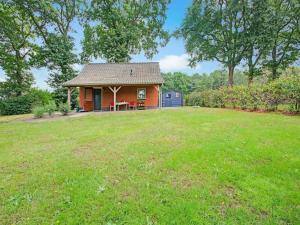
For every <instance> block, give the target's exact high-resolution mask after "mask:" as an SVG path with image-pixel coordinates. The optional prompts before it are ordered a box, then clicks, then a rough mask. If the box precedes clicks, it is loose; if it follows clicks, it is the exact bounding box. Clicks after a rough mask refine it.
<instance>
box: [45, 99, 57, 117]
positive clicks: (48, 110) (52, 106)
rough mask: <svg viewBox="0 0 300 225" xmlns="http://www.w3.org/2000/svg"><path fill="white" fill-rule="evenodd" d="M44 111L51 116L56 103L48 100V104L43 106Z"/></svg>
mask: <svg viewBox="0 0 300 225" xmlns="http://www.w3.org/2000/svg"><path fill="white" fill-rule="evenodd" d="M45 109H46V112H47V113H48V115H49V116H52V115H53V113H54V112H55V111H56V105H55V102H54V101H51V102H49V104H48V105H46V106H45Z"/></svg>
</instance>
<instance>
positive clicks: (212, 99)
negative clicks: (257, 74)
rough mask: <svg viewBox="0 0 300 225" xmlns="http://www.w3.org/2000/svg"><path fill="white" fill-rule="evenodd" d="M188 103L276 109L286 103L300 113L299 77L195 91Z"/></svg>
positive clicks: (289, 110) (205, 105)
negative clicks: (263, 83)
mask: <svg viewBox="0 0 300 225" xmlns="http://www.w3.org/2000/svg"><path fill="white" fill-rule="evenodd" d="M187 105H197V106H203V107H219V108H221V107H232V108H236V107H238V108H241V109H243V110H245V109H248V110H252V111H253V110H257V109H258V108H259V107H262V108H264V109H265V110H268V111H275V110H277V108H278V105H287V106H288V107H287V111H288V112H300V77H299V76H288V77H281V78H279V79H277V80H275V81H272V82H270V83H268V84H265V85H260V84H253V85H251V86H250V87H247V86H234V87H232V88H229V87H223V88H221V89H219V90H207V91H203V92H194V93H192V94H190V95H189V97H188V98H187Z"/></svg>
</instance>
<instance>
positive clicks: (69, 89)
mask: <svg viewBox="0 0 300 225" xmlns="http://www.w3.org/2000/svg"><path fill="white" fill-rule="evenodd" d="M68 106H69V109H71V88H70V87H68Z"/></svg>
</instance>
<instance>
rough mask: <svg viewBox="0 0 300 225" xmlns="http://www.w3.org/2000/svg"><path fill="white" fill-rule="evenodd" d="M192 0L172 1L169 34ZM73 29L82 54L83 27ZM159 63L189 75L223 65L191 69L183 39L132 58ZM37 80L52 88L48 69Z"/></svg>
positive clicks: (37, 73)
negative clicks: (147, 56) (152, 54)
mask: <svg viewBox="0 0 300 225" xmlns="http://www.w3.org/2000/svg"><path fill="white" fill-rule="evenodd" d="M191 3H192V0H172V1H171V3H170V5H169V7H168V11H167V20H166V23H165V25H164V28H165V29H166V30H167V31H169V32H171V33H172V32H174V31H175V30H176V29H177V28H178V27H179V26H180V25H181V23H182V21H183V18H184V15H185V12H186V10H187V8H188V7H189V6H190V5H191ZM73 29H74V31H76V32H73V33H72V36H73V37H74V38H75V51H76V52H77V53H80V51H81V44H80V42H81V40H82V38H83V31H82V27H81V26H80V25H79V24H78V23H77V22H74V24H73ZM151 61H154V62H159V63H160V69H161V71H162V72H175V71H176V72H177V71H179V72H184V73H187V74H190V75H191V74H194V73H210V72H212V71H214V70H216V69H220V68H222V65H221V64H219V63H218V62H215V61H210V62H201V63H199V64H198V65H197V66H196V67H194V68H190V67H189V66H188V55H187V54H186V51H185V48H184V41H183V40H182V39H175V38H171V40H170V41H169V43H168V44H167V45H166V46H165V47H163V48H159V49H158V54H156V55H155V56H154V57H153V58H152V59H147V58H146V57H145V56H144V55H143V54H139V55H134V56H132V60H131V62H151ZM93 62H103V60H101V59H97V60H94V61H93ZM82 67H83V66H82V65H76V69H77V70H78V71H80V70H81V69H82ZM32 73H33V75H34V78H35V83H34V86H35V87H38V88H41V89H48V90H51V88H50V87H49V86H48V85H47V83H46V81H47V79H48V74H49V71H47V70H46V69H43V68H42V69H32ZM3 80H5V75H4V72H3V71H2V70H1V69H0V81H3Z"/></svg>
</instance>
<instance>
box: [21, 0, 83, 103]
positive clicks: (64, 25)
mask: <svg viewBox="0 0 300 225" xmlns="http://www.w3.org/2000/svg"><path fill="white" fill-rule="evenodd" d="M17 2H18V4H19V7H20V8H22V10H23V11H24V12H25V13H26V15H27V16H28V17H29V18H30V20H31V23H32V24H33V25H34V31H35V33H36V34H37V35H38V36H39V37H40V38H41V40H42V43H41V46H40V50H39V52H38V53H39V54H38V56H39V58H38V60H37V63H38V64H39V66H43V67H45V66H46V67H47V68H48V69H49V70H50V74H49V79H48V84H49V86H50V87H52V88H53V89H54V93H56V94H54V98H55V97H56V96H63V97H64V98H63V99H56V98H55V100H56V102H57V103H58V102H66V101H67V97H66V95H62V94H60V92H61V91H62V90H63V87H62V85H63V83H64V82H66V81H68V80H70V79H72V78H74V77H75V76H76V73H77V71H76V70H75V69H74V64H76V63H78V62H79V61H78V58H77V55H76V54H75V53H74V39H73V38H72V37H71V36H70V32H71V30H72V29H71V23H72V22H73V21H74V19H75V17H76V16H78V15H79V8H80V5H81V1H73V0H66V1H64V0H45V1H39V0H28V1H25V2H24V1H19V0H18V1H17ZM75 99H76V97H75Z"/></svg>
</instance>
